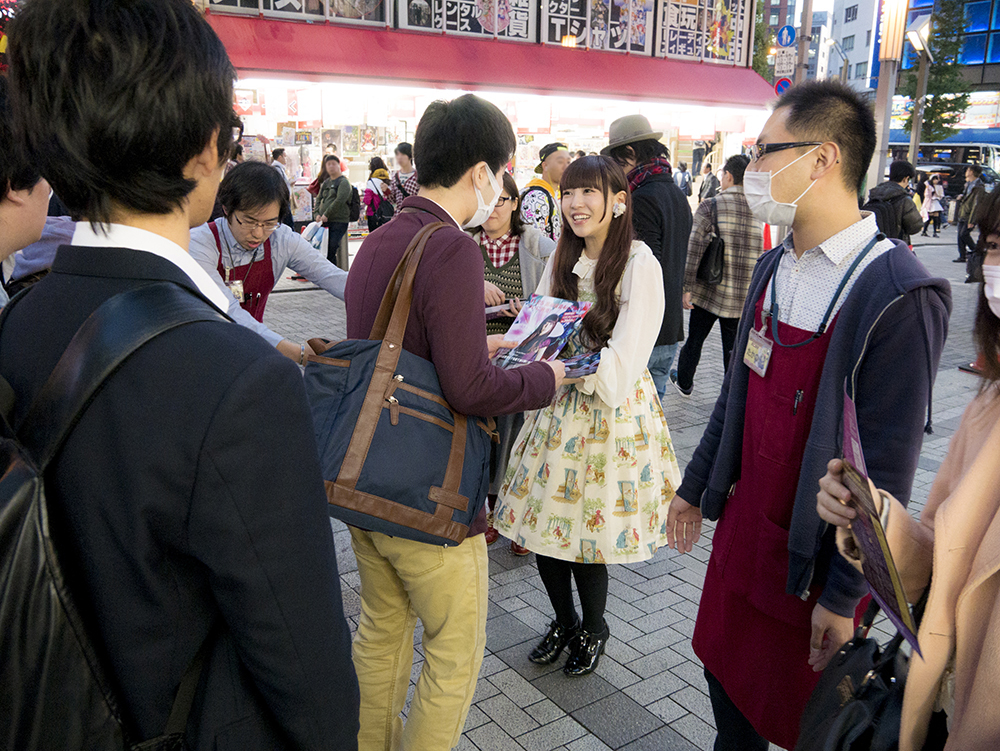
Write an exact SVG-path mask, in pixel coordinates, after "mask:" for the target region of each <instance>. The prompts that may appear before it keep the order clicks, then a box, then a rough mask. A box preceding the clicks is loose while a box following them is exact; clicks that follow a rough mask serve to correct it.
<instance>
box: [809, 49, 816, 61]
mask: <svg viewBox="0 0 1000 751" xmlns="http://www.w3.org/2000/svg"><path fill="white" fill-rule="evenodd" d="M814 57H816V48H815V47H810V48H809V59H810V60H811V59H812V58H814Z"/></svg>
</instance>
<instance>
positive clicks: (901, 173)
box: [889, 159, 917, 183]
mask: <svg viewBox="0 0 1000 751" xmlns="http://www.w3.org/2000/svg"><path fill="white" fill-rule="evenodd" d="M916 176H917V171H916V170H915V169H914V168H913V165H912V164H910V163H909V162H908V161H906V160H905V159H897V160H896V161H895V162H893V163H892V164H890V165H889V179H890V180H891V181H892V182H894V183H898V182H900V181H901V180H903V179H904V178H907V177H908V178H910V179H911V180H912V179H913V178H914V177H916Z"/></svg>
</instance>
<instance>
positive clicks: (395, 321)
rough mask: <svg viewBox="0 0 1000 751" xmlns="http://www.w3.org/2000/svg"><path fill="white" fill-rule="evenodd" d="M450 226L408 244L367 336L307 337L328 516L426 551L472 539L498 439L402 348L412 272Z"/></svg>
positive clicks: (430, 366)
mask: <svg viewBox="0 0 1000 751" xmlns="http://www.w3.org/2000/svg"><path fill="white" fill-rule="evenodd" d="M404 211H407V210H406V209H404ZM446 226H447V225H445V224H444V223H443V222H435V223H434V224H429V225H427V226H425V227H424V228H423V229H421V230H420V232H418V233H417V234H416V236H415V237H414V238H413V240H412V241H411V242H410V245H409V247H408V248H407V250H406V252H405V253H404V254H403V258H402V259H401V260H400V262H399V265H398V266H397V267H396V271H395V273H394V274H393V276H392V279H391V280H390V281H389V285H388V287H387V288H386V290H385V294H384V295H383V297H382V304H381V306H380V307H379V311H378V316H377V317H376V319H375V324H374V325H373V326H372V330H371V334H370V335H369V338H368V339H365V340H358V339H355V340H346V341H342V342H338V343H336V344H334V345H332V346H330V345H329V344H327V343H326V342H322V341H321V340H317V339H312V340H310V342H309V345H310V346H311V347H313V349H314V350H315V351H317V352H319V351H321V350H324V351H323V353H322V355H314V356H311V357H310V358H309V362H308V364H307V365H306V372H305V386H306V393H307V394H308V395H309V402H310V404H311V406H312V413H313V421H314V424H315V429H316V443H317V445H318V446H319V452H320V466H321V468H322V470H323V478H324V480H326V494H327V499H328V500H329V502H330V509H329V510H330V516H332V517H334V518H337V519H340V520H341V521H343V522H344V523H346V524H350V525H353V526H355V527H360V528H362V529H367V530H371V531H374V532H381V533H383V534H387V535H391V536H393V537H402V538H404V539H407V540H415V541H417V542H424V543H429V544H432V545H454V544H458V543H461V542H462V541H463V540H464V539H465V537H466V535H467V534H468V532H469V526H470V525H471V524H472V522H473V520H474V519H475V518H476V516H477V515H478V514H479V511H480V509H481V508H482V506H483V503H485V501H486V493H487V489H488V487H489V468H490V441H491V439H493V440H495V437H496V424H495V423H494V421H493V419H492V418H489V419H485V420H484V419H481V418H476V417H467V416H466V415H463V414H460V413H458V412H456V411H455V410H453V409H452V408H451V405H449V404H448V402H447V401H446V400H445V398H444V394H443V393H442V391H441V384H440V382H439V381H438V376H437V371H436V370H435V368H434V363H432V362H430V361H429V360H425V359H423V358H422V357H418V356H417V355H415V354H413V353H412V352H407V351H406V350H404V349H403V337H404V335H405V333H406V324H407V321H408V320H409V317H410V304H411V303H412V300H413V280H414V278H415V276H416V273H417V266H418V264H419V263H420V258H421V255H422V254H423V251H424V246H425V245H426V243H427V240H428V238H430V236H431V234H433V233H434V232H435V231H436V230H439V229H442V228H444V227H446Z"/></svg>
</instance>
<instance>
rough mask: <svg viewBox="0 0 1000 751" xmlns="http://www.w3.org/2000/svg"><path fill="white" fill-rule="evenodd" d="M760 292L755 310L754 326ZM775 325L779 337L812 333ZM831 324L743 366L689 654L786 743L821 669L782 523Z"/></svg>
mask: <svg viewBox="0 0 1000 751" xmlns="http://www.w3.org/2000/svg"><path fill="white" fill-rule="evenodd" d="M765 291H766V290H765ZM763 300H764V297H763V295H761V298H760V299H759V300H758V301H757V306H756V309H755V316H754V318H755V323H756V325H755V328H756V329H757V330H758V331H759V330H760V327H761V310H762V308H763ZM777 325H778V337H779V339H780V340H781V341H782V342H783V343H785V344H798V343H800V342H803V341H805V340H807V339H809V338H810V337H811V336H813V332H811V331H803V330H802V329H797V328H794V327H792V326H789V325H787V324H784V323H781V322H780V321H778V324H777ZM835 325H836V319H834V321H833V323H832V324H831V325H830V327H829V328H828V329H827V330H826V332H825V333H824V334H823V335H822V336H820V337H819V338H817V339H816V340H815V341H813V342H811V343H810V344H807V345H805V346H802V347H798V348H795V349H789V348H787V347H781V346H779V345H777V344H775V345H774V346H773V348H772V350H771V360H770V363H769V365H768V369H767V375H766V376H765V377H763V378H762V377H760V376H759V375H757V374H756V373H754V372H752V371H751V373H750V376H749V378H750V381H749V384H748V387H747V401H746V416H745V423H744V427H743V458H742V469H741V472H740V479H739V481H738V482H737V483H736V486H735V488H734V490H733V494H732V496H730V498H729V500H728V501H727V502H726V506H725V508H724V509H723V512H722V516H721V517H720V518H719V522H718V525H717V526H716V529H715V537H714V538H713V540H712V555H711V558H710V559H709V563H708V572H707V574H706V576H705V586H704V589H703V591H702V596H701V605H700V607H699V609H698V618H697V621H696V623H695V630H694V636H693V638H692V645H693V647H694V651H695V654H697V655H698V657H699V658H701V661H702V662H703V663H704V664H705V667H706V668H707V669H708V670H709V672H711V673H712V674H713V675H714V676H715V677H716V678H718V679H719V682H720V683H722V685H723V687H724V688H725V689H726V693H727V694H728V695H729V698H730V699H732V701H733V703H734V704H735V705H736V706H737V707H738V708H739V710H740V711H741V712H742V713H743V715H744V716H745V717H746V718H747V719H748V720H749V721H750V723H751V724H752V725H753V727H754V729H755V730H756V731H757V732H758V733H759V734H760V735H762V736H763V737H765V738H767V740H769V741H770V742H772V743H776V744H778V745H779V746H781V747H783V748H788V749H791V748H794V747H795V742H796V739H797V738H798V735H799V718H800V716H801V714H802V710H803V709H804V708H805V705H806V701H807V700H808V699H809V695H810V694H811V693H812V690H813V689H814V688H815V686H816V682H817V681H818V680H819V677H820V674H819V673H814V672H813V670H812V667H810V665H809V663H808V659H809V639H810V636H811V633H812V626H811V618H812V611H813V607H814V606H815V604H816V600H817V598H818V596H819V592H818V591H815V588H814V591H813V593H812V594H811V596H810V597H809V599H808V600H806V601H803V600H801V599H799V598H798V597H796V596H795V595H790V594H786V593H785V583H786V581H787V579H788V529H789V527H790V526H791V518H792V506H793V504H794V500H795V491H796V488H797V486H798V482H799V469H800V467H801V464H802V454H803V452H804V451H805V445H806V439H807V438H808V436H809V428H810V426H811V424H812V417H813V409H814V407H815V405H816V394H817V391H818V389H819V381H820V376H821V375H822V372H823V363H824V361H825V359H826V351H827V348H828V347H829V345H830V332H831V331H832V330H833V328H834V326H835ZM768 339H771V336H770V334H769V335H768Z"/></svg>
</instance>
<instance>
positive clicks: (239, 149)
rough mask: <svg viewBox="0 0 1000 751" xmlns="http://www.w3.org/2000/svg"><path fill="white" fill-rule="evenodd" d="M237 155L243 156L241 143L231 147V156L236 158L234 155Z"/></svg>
mask: <svg viewBox="0 0 1000 751" xmlns="http://www.w3.org/2000/svg"><path fill="white" fill-rule="evenodd" d="M238 156H243V144H242V143H238V144H236V147H235V148H234V149H233V157H232V158H233V159H236V157H238Z"/></svg>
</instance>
